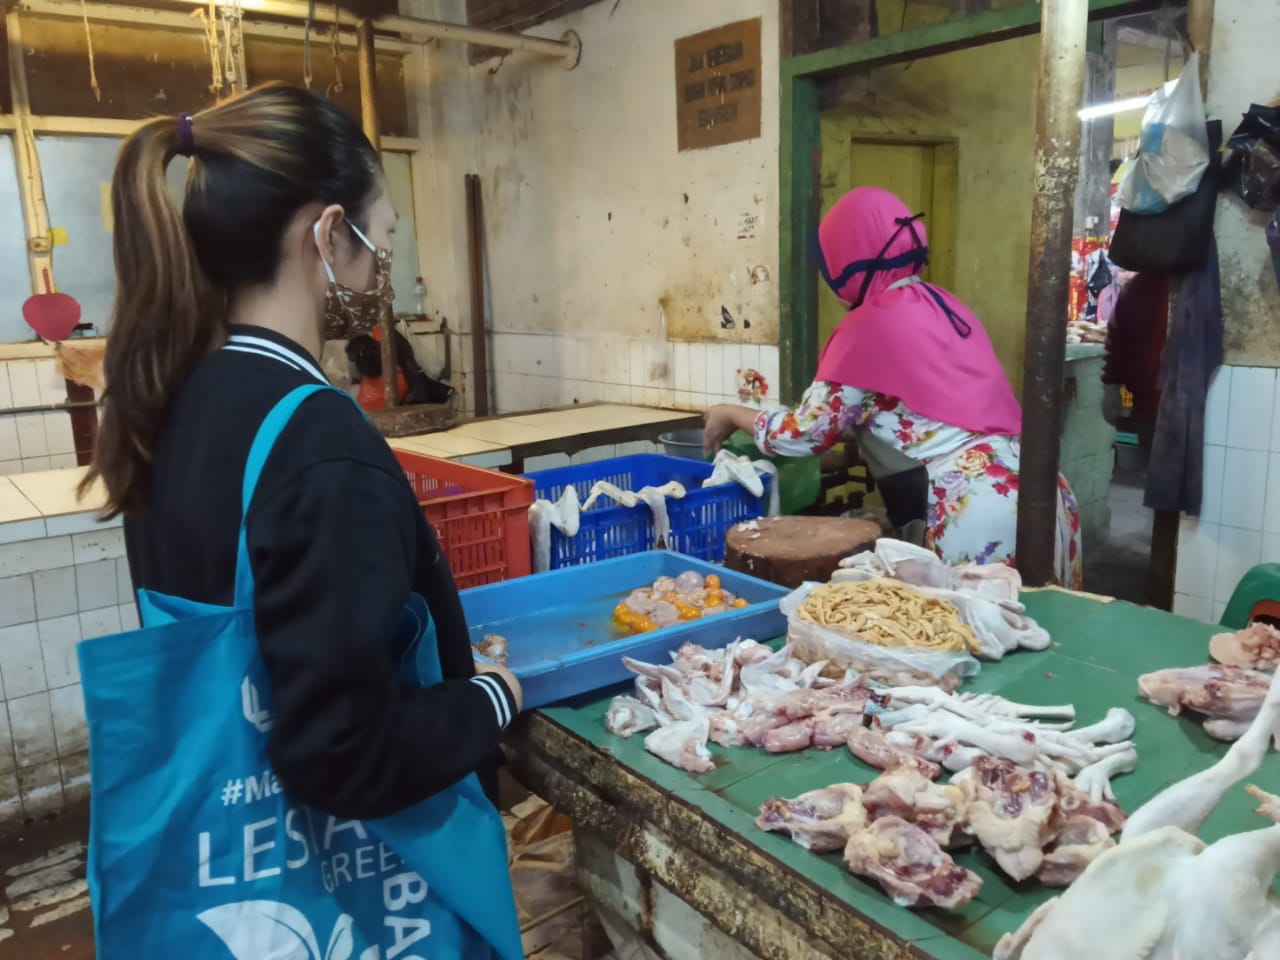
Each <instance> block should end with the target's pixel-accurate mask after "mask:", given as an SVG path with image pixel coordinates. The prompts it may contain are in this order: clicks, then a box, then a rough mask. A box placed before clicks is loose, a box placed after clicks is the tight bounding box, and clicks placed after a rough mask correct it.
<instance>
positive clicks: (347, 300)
mask: <svg viewBox="0 0 1280 960" xmlns="http://www.w3.org/2000/svg"><path fill="white" fill-rule="evenodd" d="M346 224H347V226H348V227H350V228H351V232H352V233H353V234H355V235H356V239H358V240H359V241H360V242H361V243H363V244H364V245H365V246H366V247H368V248H369V249H370V250H371V251H372V252H373V262H374V278H373V284H374V285H373V289H372V290H363V291H361V290H352V289H351V288H350V287H348V286H344V285H343V284H341V283H339V282H338V278H337V277H335V276H334V274H333V267H331V266H330V265H329V261H327V260H325V258H324V256H323V255H321V257H320V262H321V263H322V264H324V272H325V275H326V276H328V278H329V286H328V287H327V288H326V289H325V292H324V339H326V340H350V339H351V338H352V337H354V336H358V335H359V334H362V333H369V332H370V331H371V330H372V329H373V328H374V327H375V326H377V325H378V321H379V320H381V319H382V315H383V314H384V313H385V312H386V311H388V310H390V309H391V303H392V301H393V300H394V299H395V291H394V290H392V289H391V251H390V250H387V249H385V248H382V247H377V246H374V244H373V241H371V240H370V239H369V238H368V237H366V236H365V235H364V234H363V233H361V232H360V230H359V228H357V227H356V225H355V224H354V223H352V222H351V221H350V220H348V221H346ZM314 232H315V237H316V246H317V248H318V247H319V245H320V224H319V223H317V224H316V225H315V228H314Z"/></svg>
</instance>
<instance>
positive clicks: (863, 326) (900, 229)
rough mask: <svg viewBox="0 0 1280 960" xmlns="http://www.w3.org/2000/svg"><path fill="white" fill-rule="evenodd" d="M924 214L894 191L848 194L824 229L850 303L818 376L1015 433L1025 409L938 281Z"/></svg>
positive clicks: (827, 252) (986, 344) (822, 242)
mask: <svg viewBox="0 0 1280 960" xmlns="http://www.w3.org/2000/svg"><path fill="white" fill-rule="evenodd" d="M919 221H920V216H919V215H914V216H913V215H912V214H911V212H910V211H909V210H908V209H907V207H906V206H905V205H904V204H903V202H902V201H901V200H899V199H898V198H897V197H895V196H894V195H893V194H892V193H889V192H888V191H887V190H881V189H879V188H877V187H858V188H857V189H856V190H852V191H850V192H849V193H847V194H845V196H844V197H842V198H841V199H840V200H839V201H837V202H836V205H835V206H834V207H833V208H832V209H831V212H830V213H828V214H827V216H826V217H825V218H824V219H823V221H822V225H821V227H820V228H819V231H818V254H819V255H818V262H819V266H820V269H821V271H822V275H823V277H824V279H826V281H827V283H828V285H829V286H830V287H831V289H832V290H834V291H835V293H836V296H838V297H840V298H841V299H842V300H844V301H845V302H846V303H849V304H851V305H852V309H851V310H850V312H849V314H848V315H847V316H846V317H845V318H844V319H843V320H842V321H841V322H840V325H839V326H837V327H836V329H835V330H834V331H833V332H832V334H831V338H830V339H829V340H828V341H827V345H826V346H825V347H824V348H823V351H822V356H821V357H820V358H819V361H818V373H817V379H818V380H820V381H828V382H832V383H839V384H843V385H845V386H849V387H854V388H856V389H859V390H864V391H869V392H873V393H879V394H882V395H884V396H888V397H894V398H896V399H898V400H900V401H902V403H903V404H905V405H906V406H907V407H908V408H909V409H910V410H912V411H914V412H915V413H918V414H920V415H921V416H923V417H928V418H929V419H930V420H937V421H938V422H940V423H946V424H950V425H952V426H957V427H961V428H963V429H965V430H969V431H971V432H973V433H980V434H996V435H1009V436H1016V435H1017V434H1018V433H1020V432H1021V430H1022V411H1021V409H1020V408H1019V406H1018V401H1017V400H1016V399H1015V398H1014V395H1013V388H1012V387H1010V386H1009V380H1008V378H1007V377H1006V376H1005V373H1004V369H1003V368H1002V367H1001V366H1000V361H999V360H998V359H997V358H996V354H995V350H994V349H993V348H992V346H991V340H990V338H989V337H988V336H987V333H986V331H985V330H984V329H983V328H982V324H981V323H979V322H978V318H977V317H975V316H974V315H973V312H972V311H971V310H970V309H969V308H968V307H967V306H965V305H964V304H963V303H962V302H961V301H960V300H959V299H958V298H957V297H955V296H954V295H953V294H951V293H949V292H948V291H946V290H943V289H942V288H941V287H938V286H936V285H934V284H931V283H925V282H923V281H919V282H909V283H905V284H904V283H903V281H906V280H910V278H912V277H916V276H917V275H918V274H919V273H920V271H921V270H923V269H924V268H925V266H926V264H927V263H928V262H929V248H928V243H927V240H928V238H927V235H926V233H925V229H924V225H923V224H922V223H920V222H919Z"/></svg>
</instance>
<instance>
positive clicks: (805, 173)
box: [778, 0, 1159, 403]
mask: <svg viewBox="0 0 1280 960" xmlns="http://www.w3.org/2000/svg"><path fill="white" fill-rule="evenodd" d="M1156 6H1159V0H1089V11H1090V15H1091V16H1092V17H1094V18H1095V19H1099V18H1105V17H1116V16H1120V15H1122V14H1126V13H1133V12H1138V11H1141V10H1148V9H1151V8H1153V7H1156ZM1039 31H1040V3H1038V2H1028V3H1023V4H1020V5H1019V6H1016V7H1011V8H1008V9H1004V10H992V11H989V12H987V13H979V14H974V15H972V16H968V17H965V18H964V19H962V20H953V21H950V22H948V23H939V24H934V25H931V26H927V27H916V28H913V29H910V30H903V31H901V32H899V33H893V34H889V35H888V36H883V37H876V38H874V39H871V40H862V41H859V42H856V43H851V44H846V45H844V46H840V47H833V48H831V49H829V50H820V51H818V52H816V53H806V54H802V55H800V56H793V57H786V58H784V59H783V60H782V64H781V69H780V71H779V72H780V74H781V84H782V87H781V92H780V100H779V106H780V110H779V112H780V123H781V151H780V157H779V163H778V176H779V180H780V184H779V186H780V189H779V193H778V196H779V202H780V207H781V209H780V210H779V213H778V224H779V230H778V243H779V256H778V292H779V295H780V296H779V300H780V317H779V323H778V346H779V351H780V357H779V361H780V363H781V373H782V387H781V392H782V399H783V400H784V401H786V402H787V403H795V402H796V401H797V400H799V398H800V394H801V393H803V392H804V388H805V387H806V386H808V385H809V382H810V381H811V380H812V379H813V374H814V371H815V370H816V369H817V363H818V348H819V346H820V344H819V343H818V267H817V262H816V261H815V259H814V253H815V251H814V248H813V244H814V242H815V238H816V236H817V233H818V211H819V208H820V202H821V191H820V187H819V181H820V175H821V169H822V158H821V152H820V151H821V148H820V144H821V140H820V137H819V130H818V84H819V82H820V81H821V80H823V79H824V78H827V77H831V76H834V75H836V74H840V73H848V72H853V71H857V70H867V69H870V68H871V67H878V66H883V65H885V64H889V63H900V62H902V61H905V60H919V59H922V58H924V57H933V56H937V55H939V54H943V53H949V52H951V51H953V50H962V49H965V48H968V47H976V46H981V45H983V44H988V43H997V42H999V41H1001V40H1010V39H1013V38H1015V37H1023V36H1027V35H1028V34H1032V33H1038V32H1039Z"/></svg>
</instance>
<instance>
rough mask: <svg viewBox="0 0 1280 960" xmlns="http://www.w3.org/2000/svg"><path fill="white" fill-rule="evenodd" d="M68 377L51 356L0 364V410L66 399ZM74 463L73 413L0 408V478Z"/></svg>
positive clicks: (71, 465)
mask: <svg viewBox="0 0 1280 960" xmlns="http://www.w3.org/2000/svg"><path fill="white" fill-rule="evenodd" d="M66 399H67V385H66V381H65V380H63V378H62V377H60V376H59V375H58V370H57V366H56V364H55V363H54V361H53V360H7V361H3V362H0V411H4V410H12V409H14V408H15V407H34V406H40V405H46V404H51V403H65V402H66ZM75 465H76V448H75V441H74V438H73V436H72V433H71V414H69V413H67V412H61V413H27V414H21V415H16V416H15V415H11V414H5V413H3V412H0V476H6V475H8V474H13V473H33V472H35V471H39V470H56V469H58V468H60V467H74V466H75Z"/></svg>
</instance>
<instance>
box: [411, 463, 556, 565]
mask: <svg viewBox="0 0 1280 960" xmlns="http://www.w3.org/2000/svg"><path fill="white" fill-rule="evenodd" d="M395 453H396V459H397V460H399V461H400V466H401V467H403V468H404V472H405V475H406V476H407V477H408V478H409V484H410V485H411V486H412V487H413V492H414V493H415V494H416V495H417V497H418V503H420V504H421V505H422V509H423V510H424V511H425V513H426V515H427V520H429V521H430V522H431V525H432V526H433V527H435V530H436V536H437V537H438V538H439V540H440V547H441V549H443V550H444V555H445V557H446V558H447V559H448V560H449V567H450V569H452V570H453V579H454V580H455V581H456V582H457V584H458V588H459V589H465V588H467V587H478V586H481V585H482V584H486V583H497V582H499V581H501V580H510V579H511V578H512V577H523V576H527V575H528V574H529V573H530V572H531V569H532V568H531V565H530V559H529V507H530V506H531V505H532V504H533V481H532V480H526V479H524V478H523V477H513V476H509V475H507V474H505V473H498V472H497V471H495V470H483V469H481V468H480V467H469V466H467V465H466V464H462V463H454V462H453V461H452V460H440V459H438V458H436V457H427V456H423V455H422V454H417V453H406V452H404V451H402V450H397V451H396V452H395Z"/></svg>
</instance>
